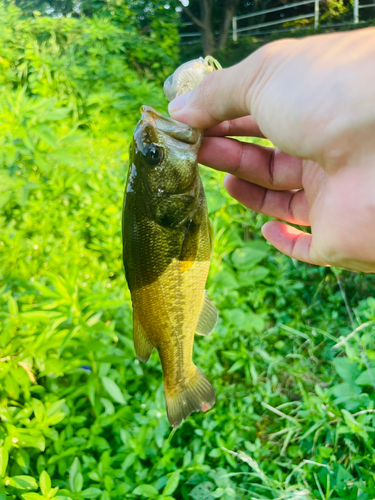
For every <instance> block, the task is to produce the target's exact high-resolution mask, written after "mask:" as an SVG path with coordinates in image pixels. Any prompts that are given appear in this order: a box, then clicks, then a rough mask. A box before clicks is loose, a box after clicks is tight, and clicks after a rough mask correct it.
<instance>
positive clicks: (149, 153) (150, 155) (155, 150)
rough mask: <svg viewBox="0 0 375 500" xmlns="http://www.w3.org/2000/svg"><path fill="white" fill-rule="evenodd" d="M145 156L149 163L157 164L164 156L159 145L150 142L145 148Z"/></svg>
mask: <svg viewBox="0 0 375 500" xmlns="http://www.w3.org/2000/svg"><path fill="white" fill-rule="evenodd" d="M145 156H146V160H147V162H148V163H150V164H151V165H159V164H160V163H161V161H162V160H163V158H164V151H163V150H162V148H161V147H159V146H155V145H154V144H151V145H149V146H146V148H145Z"/></svg>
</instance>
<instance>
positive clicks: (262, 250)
mask: <svg viewBox="0 0 375 500" xmlns="http://www.w3.org/2000/svg"><path fill="white" fill-rule="evenodd" d="M267 254H268V247H267V245H266V244H265V243H263V242H262V241H252V242H249V243H246V245H245V246H243V247H242V248H238V249H237V250H235V251H234V252H233V254H232V262H233V265H234V266H235V267H236V268H237V269H241V270H242V269H243V270H245V269H251V268H253V267H254V266H255V265H256V264H258V262H260V261H261V260H263V259H264V258H265V257H266V256H267Z"/></svg>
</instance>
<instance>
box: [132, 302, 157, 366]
mask: <svg viewBox="0 0 375 500" xmlns="http://www.w3.org/2000/svg"><path fill="white" fill-rule="evenodd" d="M133 340H134V347H135V352H136V354H137V357H138V359H139V360H140V361H143V362H144V363H146V362H147V361H148V360H149V358H150V356H151V353H152V351H153V350H154V346H153V345H152V343H151V341H150V340H149V338H148V337H147V335H146V332H145V331H144V329H143V327H142V325H141V322H140V321H139V319H138V316H137V314H136V312H135V311H133Z"/></svg>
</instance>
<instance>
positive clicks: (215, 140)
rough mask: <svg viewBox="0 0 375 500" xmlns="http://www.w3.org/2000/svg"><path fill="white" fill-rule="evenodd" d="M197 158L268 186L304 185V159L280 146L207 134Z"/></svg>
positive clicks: (289, 187) (218, 168) (241, 177)
mask: <svg viewBox="0 0 375 500" xmlns="http://www.w3.org/2000/svg"><path fill="white" fill-rule="evenodd" d="M198 161H199V163H202V164H203V165H207V166H208V167H212V168H215V169H216V170H221V171H225V172H229V173H230V174H232V175H235V176H236V177H238V178H240V179H243V180H245V181H248V182H252V183H253V184H258V185H259V186H262V187H265V188H269V189H274V190H285V189H300V188H302V160H301V159H300V158H295V157H294V156H290V155H288V154H286V153H284V152H283V151H280V150H279V149H274V148H267V147H264V146H259V145H257V144H252V143H248V142H240V141H237V140H236V139H228V138H226V137H204V139H203V141H202V146H201V148H200V149H199V153H198Z"/></svg>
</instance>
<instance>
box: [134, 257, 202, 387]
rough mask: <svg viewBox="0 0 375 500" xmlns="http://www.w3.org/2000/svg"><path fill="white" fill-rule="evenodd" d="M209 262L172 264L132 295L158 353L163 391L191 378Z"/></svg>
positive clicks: (141, 321)
mask: <svg viewBox="0 0 375 500" xmlns="http://www.w3.org/2000/svg"><path fill="white" fill-rule="evenodd" d="M209 265H210V262H209V261H178V260H175V259H174V260H173V261H172V262H171V263H170V265H169V266H168V267H167V269H166V270H165V272H164V273H163V274H162V275H161V276H160V277H159V278H158V279H157V280H155V281H154V282H153V283H151V284H150V285H147V286H145V287H143V288H141V289H139V290H136V291H135V292H134V293H133V297H132V298H133V308H134V311H135V313H136V315H137V317H138V319H139V321H140V323H141V324H142V327H143V330H144V332H145V334H146V336H147V337H148V339H149V340H150V342H151V343H152V344H153V345H154V347H156V349H157V350H158V351H159V355H160V360H161V363H162V367H163V373H164V381H165V384H166V387H168V388H169V389H171V390H173V388H174V387H176V386H177V385H179V384H180V383H181V380H182V378H187V379H189V377H190V376H192V375H193V374H194V365H193V363H192V355H193V343H194V333H195V329H196V325H197V322H198V318H199V314H200V312H201V309H202V304H203V299H204V289H205V285H206V280H207V275H208V269H209Z"/></svg>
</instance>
